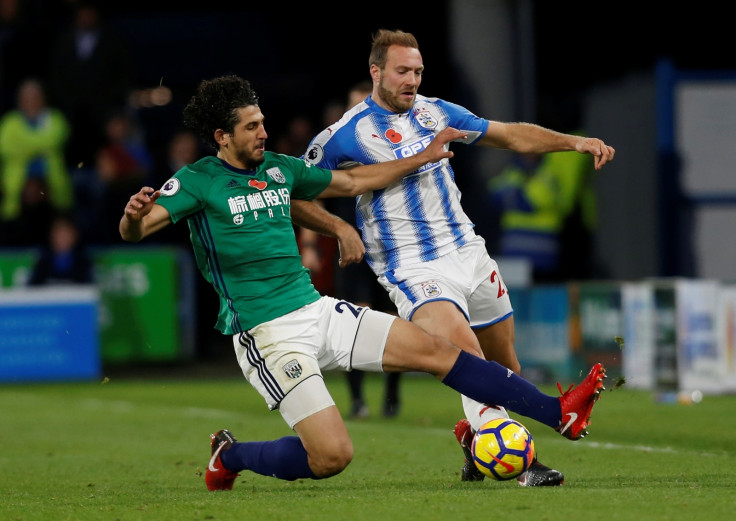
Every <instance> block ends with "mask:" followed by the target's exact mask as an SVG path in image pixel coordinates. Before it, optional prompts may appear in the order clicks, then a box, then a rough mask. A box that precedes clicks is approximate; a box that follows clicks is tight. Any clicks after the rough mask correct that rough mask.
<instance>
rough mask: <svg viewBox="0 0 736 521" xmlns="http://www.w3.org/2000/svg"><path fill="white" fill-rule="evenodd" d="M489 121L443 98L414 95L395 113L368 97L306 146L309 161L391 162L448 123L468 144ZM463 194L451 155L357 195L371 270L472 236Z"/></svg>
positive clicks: (432, 253) (327, 164) (335, 164)
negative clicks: (408, 106)
mask: <svg viewBox="0 0 736 521" xmlns="http://www.w3.org/2000/svg"><path fill="white" fill-rule="evenodd" d="M488 125H489V121H488V120H487V119H483V118H480V117H478V116H476V115H475V114H473V113H471V112H470V111H468V110H467V109H465V108H464V107H461V106H459V105H456V104H453V103H449V102H447V101H444V100H441V99H438V98H426V97H424V96H421V95H417V98H416V101H415V103H414V106H413V107H412V109H411V110H410V111H408V112H404V113H400V114H397V113H394V112H390V111H387V110H385V109H383V108H381V107H379V106H378V105H376V104H375V103H374V102H373V100H372V99H371V97H370V96H369V97H367V98H366V99H365V101H363V102H361V103H359V104H357V105H356V106H355V107H353V108H352V109H350V110H349V111H347V112H346V113H345V114H344V115H343V117H342V118H341V119H340V121H338V122H336V123H335V124H333V125H330V126H329V127H327V128H326V129H325V130H323V131H322V132H320V133H319V134H318V135H317V136H316V137H315V138H314V139H313V140H312V142H311V143H310V144H309V147H308V148H307V152H306V154H305V160H306V161H307V162H309V163H311V164H315V165H318V166H321V167H324V168H329V169H332V170H336V169H338V168H344V167H345V166H346V165H347V164H349V163H350V162H358V163H362V164H373V163H379V162H383V161H391V160H393V159H399V158H402V157H406V156H409V155H413V154H416V153H418V152H420V151H421V150H423V149H424V148H425V147H426V146H427V144H428V143H429V142H430V141H431V140H432V139H434V136H435V135H436V134H437V133H439V132H440V131H441V130H442V129H444V128H446V127H448V126H450V127H454V128H457V129H459V130H462V131H464V132H466V133H467V135H468V137H467V139H465V140H463V142H464V143H466V144H472V143H474V142H475V141H477V140H478V139H480V137H481V136H483V134H485V132H486V130H487V128H488ZM460 197H461V194H460V190H459V189H458V187H457V185H456V184H455V174H454V172H453V170H452V167H451V166H450V162H449V160H448V159H443V160H442V161H441V162H439V163H433V164H429V165H425V166H424V167H422V168H421V169H419V170H417V171H416V172H413V173H411V174H408V175H406V176H405V177H404V178H403V179H401V180H400V181H397V182H395V183H393V184H391V185H389V186H388V187H386V188H384V189H382V190H376V191H374V192H368V193H365V194H363V195H361V196H359V197H357V198H356V222H357V225H358V228H359V229H360V231H361V234H362V237H363V242H364V243H365V247H366V260H367V262H368V264H369V266H370V267H371V268H372V269H373V271H374V272H375V273H376V274H377V275H380V274H383V273H385V272H386V271H388V270H392V269H396V268H398V267H399V266H406V265H409V264H415V263H419V262H426V261H429V260H432V259H436V258H438V257H441V256H442V255H446V254H447V253H450V252H451V251H454V250H456V249H457V248H459V247H460V246H462V245H463V244H465V243H466V242H467V241H468V240H469V239H471V238H472V237H474V236H475V231H474V230H473V228H474V225H473V223H472V222H471V221H470V219H469V218H468V216H467V215H466V214H465V211H464V210H463V208H462V206H461V205H460Z"/></svg>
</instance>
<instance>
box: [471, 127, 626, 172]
mask: <svg viewBox="0 0 736 521" xmlns="http://www.w3.org/2000/svg"><path fill="white" fill-rule="evenodd" d="M478 144H480V145H484V146H488V147H495V148H505V149H508V150H513V151H514V152H519V153H521V154H545V153H548V152H564V151H577V152H579V153H581V154H590V155H592V156H593V158H594V164H595V169H596V170H600V169H601V167H603V165H605V164H606V163H608V162H609V161H611V160H613V156H614V155H615V154H616V150H614V148H613V147H612V146H609V145H606V144H605V143H604V142H603V140H601V139H598V138H592V137H583V136H576V135H574V134H563V133H561V132H557V131H555V130H550V129H547V128H544V127H540V126H539V125H534V124H533V123H501V122H498V121H491V123H490V124H489V125H488V130H487V131H486V133H485V135H484V136H483V137H482V138H480V140H478Z"/></svg>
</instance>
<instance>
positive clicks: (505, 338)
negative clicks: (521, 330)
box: [473, 315, 521, 374]
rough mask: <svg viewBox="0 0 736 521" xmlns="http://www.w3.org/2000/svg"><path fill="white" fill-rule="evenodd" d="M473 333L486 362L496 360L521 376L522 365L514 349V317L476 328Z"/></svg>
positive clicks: (509, 316) (510, 316)
mask: <svg viewBox="0 0 736 521" xmlns="http://www.w3.org/2000/svg"><path fill="white" fill-rule="evenodd" d="M473 332H474V333H475V336H476V337H477V339H478V342H479V344H480V348H481V350H482V351H483V357H484V358H485V359H486V360H495V361H496V362H498V363H499V364H501V365H502V366H504V367H508V368H509V369H511V370H512V371H513V372H515V373H516V374H521V364H520V363H519V359H518V358H517V356H516V349H515V348H514V316H513V315H508V316H507V317H506V318H505V319H504V320H501V321H499V322H495V323H493V324H491V325H488V326H483V327H479V328H474V329H473Z"/></svg>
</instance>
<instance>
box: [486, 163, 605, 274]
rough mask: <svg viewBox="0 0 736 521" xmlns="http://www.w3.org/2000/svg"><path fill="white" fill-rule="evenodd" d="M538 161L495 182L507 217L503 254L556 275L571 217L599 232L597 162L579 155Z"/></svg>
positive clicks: (499, 203) (494, 188) (493, 188)
mask: <svg viewBox="0 0 736 521" xmlns="http://www.w3.org/2000/svg"><path fill="white" fill-rule="evenodd" d="M519 159H526V160H528V159H530V158H521V157H520V158H519ZM536 160H537V162H536V163H534V164H533V165H527V166H523V165H522V163H523V161H516V162H514V163H513V164H511V165H509V166H507V167H506V168H505V169H504V170H502V171H501V172H500V173H499V175H497V176H495V177H493V178H491V179H490V181H489V190H490V192H491V194H492V200H493V203H494V204H495V205H497V207H496V208H497V210H499V211H500V213H501V218H500V228H501V240H500V248H501V251H500V253H501V254H502V255H504V256H509V257H524V258H527V259H529V260H530V261H531V263H532V266H533V268H534V270H535V271H543V272H544V271H553V270H556V269H558V268H559V262H560V254H561V251H560V250H561V244H560V240H561V234H562V232H563V229H564V227H565V225H566V223H568V222H569V220H570V219H571V217H573V216H576V218H579V219H581V220H582V225H583V227H584V228H585V229H587V230H591V231H592V230H594V229H595V228H596V225H597V208H596V199H595V192H594V187H593V184H592V173H593V160H592V157H591V156H589V155H586V154H579V153H577V152H554V153H549V154H544V155H541V156H538V157H537V158H536Z"/></svg>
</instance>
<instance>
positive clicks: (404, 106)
mask: <svg viewBox="0 0 736 521" xmlns="http://www.w3.org/2000/svg"><path fill="white" fill-rule="evenodd" d="M378 96H379V97H380V98H381V99H382V100H383V103H384V104H386V106H387V107H388V108H390V109H391V110H392V111H393V112H397V113H401V112H406V111H408V110H409V109H411V107H412V105H414V100H415V99H416V96H414V97H413V98H412V99H411V100H410V101H406V100H404V99H402V98H400V97H399V96H397V95H396V94H394V93H393V92H391V91H390V90H388V89H387V88H385V87H384V86H383V78H382V79H381V81H379V82H378Z"/></svg>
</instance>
